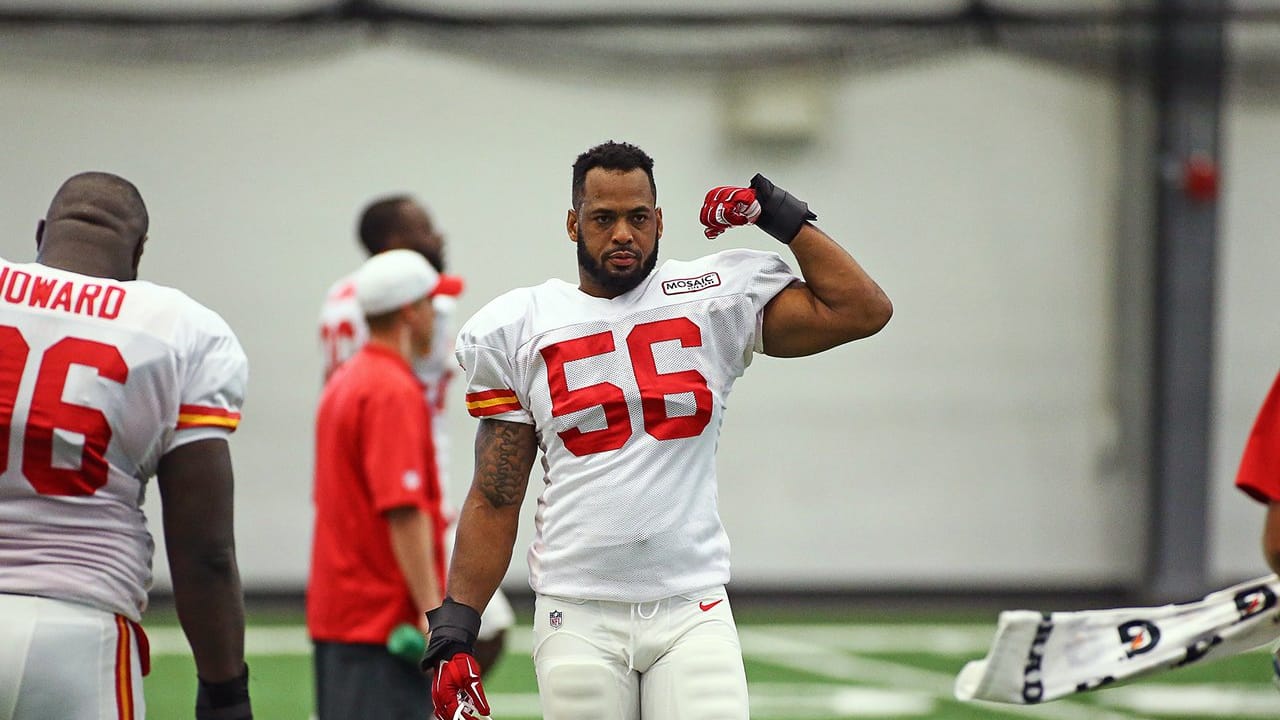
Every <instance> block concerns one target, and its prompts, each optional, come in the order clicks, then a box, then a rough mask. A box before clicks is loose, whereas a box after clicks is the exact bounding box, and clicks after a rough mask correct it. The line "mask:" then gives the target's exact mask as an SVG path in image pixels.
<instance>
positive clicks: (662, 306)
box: [457, 250, 798, 602]
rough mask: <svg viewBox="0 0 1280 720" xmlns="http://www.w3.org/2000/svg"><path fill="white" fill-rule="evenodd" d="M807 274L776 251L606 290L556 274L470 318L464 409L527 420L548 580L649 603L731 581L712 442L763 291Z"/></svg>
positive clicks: (539, 544)
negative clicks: (594, 290) (595, 291)
mask: <svg viewBox="0 0 1280 720" xmlns="http://www.w3.org/2000/svg"><path fill="white" fill-rule="evenodd" d="M797 279H798V278H797V277H796V276H795V275H794V274H793V273H792V272H791V270H790V269H789V268H788V267H787V265H786V263H784V262H783V261H782V258H781V257H780V256H779V255H778V254H777V253H767V252H758V251H754V250H726V251H724V252H720V253H716V254H714V255H709V256H707V257H704V258H700V259H698V260H694V261H690V262H681V261H675V260H668V261H667V262H665V263H663V264H662V265H661V267H659V268H657V269H656V270H655V271H654V272H653V273H651V274H650V275H649V277H648V278H646V279H645V280H644V282H643V283H641V284H640V285H639V286H637V287H636V288H634V289H632V290H631V291H629V292H627V293H625V294H623V295H620V296H618V297H616V298H614V299H612V300H608V299H604V298H597V297H592V296H590V295H587V294H586V293H583V292H582V291H581V290H579V289H578V288H577V287H576V286H574V285H571V284H569V283H566V282H564V281H561V280H550V281H548V282H546V283H543V284H542V285H539V286H537V287H533V288H522V289H519V290H514V291H512V292H509V293H506V294H504V295H502V296H500V297H498V298H497V299H495V300H493V301H492V302H490V303H489V304H488V305H486V306H485V307H484V308H483V309H481V310H480V312H478V313H477V314H476V315H475V316H474V317H472V318H471V319H470V320H468V321H467V323H466V324H465V325H464V326H463V328H462V330H461V332H460V333H459V334H458V340H457V355H458V361H459V362H460V363H461V365H462V367H463V370H464V371H465V373H466V378H467V396H466V399H467V410H468V412H470V413H471V414H472V415H473V416H476V417H479V418H491V419H495V420H506V421H511V422H519V423H527V424H532V425H533V426H534V428H535V430H536V432H537V437H538V444H539V447H540V448H541V450H542V465H543V469H544V472H545V476H544V478H543V483H544V487H543V489H542V493H541V495H540V497H539V498H538V511H537V515H536V518H535V531H536V534H535V537H534V541H533V544H532V545H531V546H530V548H529V570H530V579H529V582H530V585H532V587H533V589H534V590H535V591H537V592H539V593H542V594H547V595H563V596H568V597H574V598H586V599H593V600H619V601H626V602H645V601H649V600H656V599H659V598H664V597H670V596H673V595H677V594H680V593H684V592H691V591H694V590H701V589H705V588H709V587H713V586H717V585H723V584H725V583H727V582H728V581H729V540H728V538H727V537H726V535H725V532H724V527H723V526H722V525H721V522H720V515H719V510H718V508H717V501H716V492H717V489H716V458H715V452H716V445H717V442H718V438H719V435H720V423H721V418H722V415H723V413H724V407H725V401H726V399H727V398H728V395H729V391H730V390H731V389H732V388H733V383H734V381H735V380H736V379H737V378H738V377H739V376H740V375H741V374H742V372H743V371H744V370H745V369H746V367H747V365H748V364H749V363H750V362H751V358H752V354H753V353H755V352H760V351H761V350H762V346H761V342H762V341H761V336H760V328H761V323H762V320H763V312H764V307H765V305H766V304H767V303H768V302H769V301H770V300H771V299H773V297H774V296H775V295H776V294H777V293H778V292H780V291H781V290H783V289H784V288H786V287H787V286H788V285H790V284H791V283H792V282H794V281H796V280H797Z"/></svg>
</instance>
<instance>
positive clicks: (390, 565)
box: [307, 344, 445, 644]
mask: <svg viewBox="0 0 1280 720" xmlns="http://www.w3.org/2000/svg"><path fill="white" fill-rule="evenodd" d="M422 390H423V388H422V385H421V384H419V382H418V380H417V379H416V378H415V377H414V376H413V371H412V370H411V369H410V367H409V365H408V364H407V363H406V362H405V361H404V360H403V359H402V358H401V357H400V356H399V355H397V354H395V353H393V352H391V351H389V350H386V349H383V348H380V347H377V346H374V345H368V344H366V345H365V346H364V347H363V348H361V350H360V351H359V352H358V353H356V354H355V355H354V356H353V357H352V358H351V359H350V360H348V361H347V362H345V363H343V364H342V366H341V367H339V368H338V370H337V371H336V372H334V374H333V375H332V376H331V377H330V378H329V382H328V383H327V384H326V385H325V387H324V393H323V394H322V395H321V398H320V408H319V410H318V411H317V414H316V455H315V463H316V464H315V488H314V493H315V494H314V500H315V511H316V512H315V528H314V535H313V540H312V546H311V577H310V581H309V582H308V584H307V629H308V630H309V631H310V633H311V637H312V639H315V640H327V641H335V642H347V643H375V644H382V643H384V642H386V639H387V635H388V634H389V633H390V632H391V629H392V628H394V627H395V626H396V625H398V624H400V623H412V624H414V625H416V624H418V622H419V620H420V618H419V614H418V608H417V607H416V606H415V604H414V602H413V597H412V596H411V595H410V593H409V587H408V584H407V583H406V582H405V579H404V574H403V573H401V572H400V566H399V564H398V563H397V562H396V558H395V554H394V553H393V551H392V549H391V529H390V526H389V525H388V524H387V520H386V517H385V516H384V513H386V512H387V511H389V510H393V509H396V508H404V507H416V508H418V509H419V510H421V511H422V512H423V513H426V514H427V515H429V516H430V518H431V521H432V523H433V525H434V529H435V538H434V539H435V558H434V560H435V569H436V573H437V577H438V578H439V580H440V587H442V588H443V587H444V572H445V558H444V537H445V535H444V531H445V520H444V517H443V516H442V513H441V508H440V494H441V491H440V482H439V478H438V476H437V475H436V465H435V448H434V447H433V446H432V443H431V411H430V410H429V409H428V408H427V403H426V401H424V400H423V394H422Z"/></svg>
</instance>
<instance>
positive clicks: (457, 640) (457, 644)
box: [419, 597, 480, 670]
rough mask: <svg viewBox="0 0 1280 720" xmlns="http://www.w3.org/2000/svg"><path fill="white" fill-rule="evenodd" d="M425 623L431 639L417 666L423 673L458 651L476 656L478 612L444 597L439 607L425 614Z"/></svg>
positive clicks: (478, 624) (478, 631)
mask: <svg viewBox="0 0 1280 720" xmlns="http://www.w3.org/2000/svg"><path fill="white" fill-rule="evenodd" d="M427 623H428V624H429V625H430V626H431V640H430V641H429V642H427V649H426V651H425V652H424V653H423V655H422V662H421V663H419V667H420V668H422V669H423V670H430V669H431V668H434V667H435V666H436V663H438V662H440V661H441V660H448V659H449V658H451V657H453V656H454V655H457V654H458V653H460V652H465V653H469V654H475V644H476V635H478V634H479V633H480V613H478V612H476V611H475V609H474V608H472V607H470V606H468V605H463V604H462V603H460V602H457V601H455V600H454V599H453V598H451V597H445V599H444V602H443V603H441V605H440V607H438V608H436V609H435V610H430V611H428V612H427Z"/></svg>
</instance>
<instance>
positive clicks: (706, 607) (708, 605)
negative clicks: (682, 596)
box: [698, 598, 724, 612]
mask: <svg viewBox="0 0 1280 720" xmlns="http://www.w3.org/2000/svg"><path fill="white" fill-rule="evenodd" d="M722 602H724V598H720V599H719V600H716V601H715V602H700V603H698V609H699V610H701V611H702V612H706V611H708V610H710V609H711V608H713V607H715V606H717V605H719V604H720V603H722Z"/></svg>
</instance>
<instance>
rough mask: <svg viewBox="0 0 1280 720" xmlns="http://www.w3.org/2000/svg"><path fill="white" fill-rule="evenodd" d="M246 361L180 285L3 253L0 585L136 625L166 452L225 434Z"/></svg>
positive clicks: (218, 321)
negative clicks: (147, 511)
mask: <svg viewBox="0 0 1280 720" xmlns="http://www.w3.org/2000/svg"><path fill="white" fill-rule="evenodd" d="M247 379H248V361H247V360H246V358H245V355H244V352H243V350H242V349H241V348H240V344H239V343H238V342H237V341H236V338H235V336H234V335H233V334H232V332H231V329H230V328H228V327H227V324H226V323H225V322H223V320H222V318H220V317H218V315H217V314H215V313H214V312H213V311H211V310H209V309H207V308H205V307H204V306H202V305H200V304H199V303H197V302H195V301H194V300H192V299H191V298H189V297H187V296H186V295H184V294H183V293H181V292H179V291H177V290H173V289H171V288H166V287H162V286H159V285H154V284H152V283H148V282H142V281H132V282H116V281H114V280H107V279H103V278H96V277H89V276H85V275H79V274H76V273H70V272H64V271H61V270H56V269H54V268H49V267H45V266H43V265H36V264H13V263H8V262H5V261H3V260H0V592H3V593H19V594H26V595H39V596H43V597H51V598H58V599H61V600H69V601H73V602H79V603H83V604H87V605H90V606H93V607H97V608H101V609H103V610H107V611H110V612H115V613H120V614H122V615H125V616H127V617H129V618H132V619H134V620H138V619H139V618H140V616H141V612H142V610H143V609H144V608H145V607H146V597H147V596H146V592H147V589H148V588H149V587H150V585H151V555H152V550H153V547H154V545H153V543H152V540H151V536H150V534H149V533H148V532H147V527H146V519H145V517H144V516H143V513H142V509H141V505H142V499H143V492H144V488H145V485H146V482H147V480H149V479H150V478H151V477H152V476H153V475H155V472H156V467H157V465H158V463H159V461H160V458H161V457H162V456H164V454H165V453H167V452H169V451H170V450H173V449H174V448H176V447H178V446H180V445H183V444H185V443H188V442H192V441H195V440H201V439H206V438H224V437H226V436H227V435H228V434H229V433H230V432H232V431H233V430H234V429H235V428H236V426H237V425H238V423H239V420H240V405H241V403H242V401H243V398H244V391H245V384H246V382H247Z"/></svg>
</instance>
